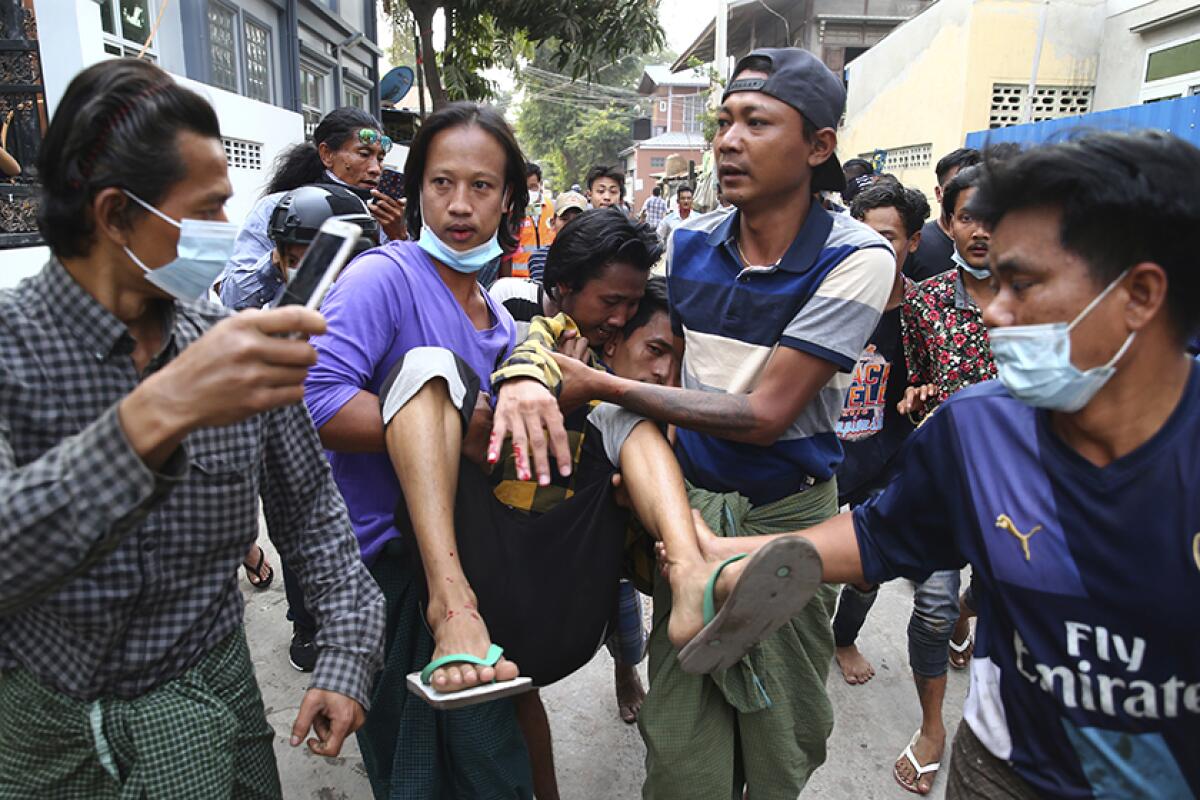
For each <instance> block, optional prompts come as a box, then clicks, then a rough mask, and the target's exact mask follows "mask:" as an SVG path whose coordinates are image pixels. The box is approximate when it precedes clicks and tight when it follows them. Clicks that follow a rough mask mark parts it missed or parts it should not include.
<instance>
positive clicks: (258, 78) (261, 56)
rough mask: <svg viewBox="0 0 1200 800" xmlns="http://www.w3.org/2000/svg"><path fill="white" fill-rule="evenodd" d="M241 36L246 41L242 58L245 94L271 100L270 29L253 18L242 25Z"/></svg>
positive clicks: (264, 100)
mask: <svg viewBox="0 0 1200 800" xmlns="http://www.w3.org/2000/svg"><path fill="white" fill-rule="evenodd" d="M242 36H243V38H244V39H245V42H246V57H245V60H244V62H243V63H244V64H245V72H246V96H247V97H249V98H251V99H254V100H261V101H262V102H264V103H269V102H271V31H269V30H268V29H266V28H264V27H263V26H262V25H259V24H258V23H257V22H254V21H253V20H249V19H247V20H246V21H245V23H244V24H243V25H242Z"/></svg>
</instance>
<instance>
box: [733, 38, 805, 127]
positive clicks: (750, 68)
mask: <svg viewBox="0 0 1200 800" xmlns="http://www.w3.org/2000/svg"><path fill="white" fill-rule="evenodd" d="M738 66H739V67H741V69H739V70H738V71H737V72H736V73H734V75H733V77H731V78H730V80H731V81H733V80H737V76H738V75H741V74H742V73H743V72H762V73H765V74H767V75H773V74H774V73H775V63H774V62H773V61H771V59H769V58H767V57H766V56H748V57H746V58H743V59H742V60H741V61H740V62H739V63H738ZM796 113H797V114H800V119H802V120H804V126H803V136H804V141H806V142H810V143H811V142H812V140H813V139H815V138H816V137H817V126H816V125H814V124H813V121H812V120H810V119H809V118H808V117H806V116H804V114H802V113H801V112H800V111H797V112H796Z"/></svg>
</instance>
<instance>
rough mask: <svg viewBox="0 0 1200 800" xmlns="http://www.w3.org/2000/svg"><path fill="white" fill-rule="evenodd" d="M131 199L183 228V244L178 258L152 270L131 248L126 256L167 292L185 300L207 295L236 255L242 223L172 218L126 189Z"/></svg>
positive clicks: (181, 230)
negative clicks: (234, 249)
mask: <svg viewBox="0 0 1200 800" xmlns="http://www.w3.org/2000/svg"><path fill="white" fill-rule="evenodd" d="M123 191H125V194H126V195H128V196H129V198H130V199H131V200H133V201H134V202H135V203H137V204H138V205H140V206H141V207H142V208H144V209H146V210H147V211H149V212H150V213H151V214H154V215H155V216H157V217H158V218H160V219H162V220H164V221H165V222H169V223H170V224H172V225H174V226H175V227H176V228H179V244H178V245H177V246H176V250H175V252H176V256H175V260H174V261H171V262H169V263H167V264H164V265H163V266H161V267H157V268H155V269H151V268H150V267H147V266H146V265H145V264H144V263H143V262H142V260H141V259H140V258H138V257H137V256H135V255H134V254H133V251H132V250H130V249H129V248H128V247H125V248H123V249H124V250H125V255H127V256H129V259H130V260H131V261H133V263H135V264H137V265H138V266H139V267H141V268H142V271H143V272H145V273H146V280H148V281H150V283H152V284H154V285H155V286H157V287H158V288H160V289H162V290H163V291H164V292H166V293H167V294H169V295H171V296H172V297H174V298H176V299H177V300H182V301H184V302H189V303H190V302H193V301H195V300H199V299H200V298H201V297H204V295H205V293H206V292H207V291H208V290H209V288H211V287H212V285H213V283H214V282H215V281H216V280H217V278H219V277H220V276H221V272H222V271H224V269H225V263H226V262H227V261H229V257H230V256H231V255H233V245H234V243H235V241H236V240H237V235H238V226H237V225H234V224H233V223H232V222H215V221H214V222H208V221H205V220H199V219H185V220H183V221H181V222H177V221H176V220H173V219H171V218H170V217H168V216H167V215H166V214H164V213H162V212H161V211H159V210H158V209H157V208H155V207H154V206H152V205H150V204H149V203H147V202H146V201H145V200H143V199H142V198H140V197H138V196H137V195H135V194H134V193H133V192H130V191H127V190H123Z"/></svg>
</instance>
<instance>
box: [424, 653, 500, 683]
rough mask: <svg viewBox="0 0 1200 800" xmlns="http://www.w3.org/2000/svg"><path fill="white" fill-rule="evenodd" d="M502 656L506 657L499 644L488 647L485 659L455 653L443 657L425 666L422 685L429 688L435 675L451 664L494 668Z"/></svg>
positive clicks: (468, 654)
mask: <svg viewBox="0 0 1200 800" xmlns="http://www.w3.org/2000/svg"><path fill="white" fill-rule="evenodd" d="M502 655H504V648H503V647H501V646H500V645H498V644H493V645H491V646H490V647H488V651H487V655H486V656H484V657H483V658H480V657H479V656H473V655H471V654H470V653H454V654H452V655H448V656H442V657H441V658H439V659H436V660H434V661H430V662H429V663H428V664H427V665H426V666H425V669H423V670H421V683H423V684H425V685H426V686H429V685H430V684H431V683H432V681H433V673H435V672H437V671H438V670H439V669H441V668H442V667H447V666H449V665H451V664H473V665H475V666H477V667H494V666H496V664H498V663H499V662H500V656H502ZM491 683H495V681H491Z"/></svg>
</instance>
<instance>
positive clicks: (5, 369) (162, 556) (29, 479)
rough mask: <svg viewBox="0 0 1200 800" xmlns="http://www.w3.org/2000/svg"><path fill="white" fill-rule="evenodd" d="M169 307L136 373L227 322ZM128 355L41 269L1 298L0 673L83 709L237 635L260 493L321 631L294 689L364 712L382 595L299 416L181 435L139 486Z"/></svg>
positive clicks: (124, 335)
mask: <svg viewBox="0 0 1200 800" xmlns="http://www.w3.org/2000/svg"><path fill="white" fill-rule="evenodd" d="M173 308H174V310H173V312H172V313H169V314H168V320H167V330H168V334H167V338H166V344H165V345H164V347H163V350H162V352H161V353H160V354H159V355H158V356H157V357H155V358H154V359H153V360H152V361H151V363H150V365H149V367H148V369H147V370H146V374H150V373H152V372H154V371H156V370H158V369H161V368H162V367H163V366H165V365H166V364H167V363H168V362H169V361H170V360H171V359H172V358H174V357H175V356H177V355H178V354H179V352H180V351H181V350H182V349H183V348H185V347H187V345H188V344H190V343H191V342H193V341H195V340H196V339H197V338H199V337H200V335H201V334H202V333H204V332H205V331H206V330H207V329H208V328H210V327H212V325H213V324H215V323H216V322H217V321H218V320H220V319H221V318H222V317H224V316H225V315H227V314H228V312H226V311H224V310H222V309H220V308H218V307H217V306H213V305H209V304H207V303H194V304H191V303H176V304H174V306H173ZM133 346H134V342H133V339H132V338H131V337H130V336H129V333H128V331H127V330H126V328H125V326H124V325H123V324H122V323H121V322H120V321H119V320H117V318H116V317H114V316H113V315H112V314H110V313H109V312H108V311H106V310H105V309H104V307H103V306H101V305H100V304H99V303H98V302H97V301H96V300H95V299H94V298H93V297H92V296H91V295H90V294H88V293H87V292H86V291H84V290H83V288H82V287H80V286H79V284H77V283H76V282H75V281H74V279H72V278H71V277H70V275H69V274H68V273H67V271H66V270H65V269H64V268H63V266H62V265H61V264H60V263H58V262H57V261H56V260H53V259H52V260H51V261H50V263H49V264H47V266H46V268H45V269H44V270H43V271H42V272H41V273H39V274H38V275H36V276H34V277H32V278H29V279H27V280H25V281H23V282H22V283H21V284H20V285H19V286H18V287H17V288H15V289H13V290H8V291H3V292H0V553H2V554H3V558H0V670H2V669H8V668H14V667H24V668H25V669H27V670H29V671H30V672H31V673H32V674H33V676H34V677H35V678H37V679H38V680H39V681H41V682H42V683H43V684H44V685H47V686H49V687H51V688H53V689H56V690H58V691H60V692H63V693H65V694H67V695H70V696H72V697H75V698H78V699H80V700H84V701H90V700H93V699H96V698H97V697H102V696H115V697H120V698H131V697H136V696H139V695H141V694H144V693H146V692H147V691H149V690H151V689H154V688H155V687H157V686H159V685H161V684H163V683H165V682H167V681H169V680H171V679H172V678H175V677H177V676H179V675H181V674H182V673H184V672H185V671H187V670H188V669H190V668H191V667H192V666H193V665H195V664H196V663H197V662H199V661H200V660H201V659H202V658H203V657H204V656H205V655H206V654H207V653H208V652H209V651H210V650H212V648H213V647H215V646H216V645H217V644H218V643H219V642H221V641H222V640H223V639H224V638H225V637H227V636H228V635H229V634H230V633H231V632H233V630H234V629H235V628H237V626H238V625H240V624H241V622H242V599H241V594H240V593H239V591H238V585H237V570H238V567H239V565H240V564H241V562H242V559H243V558H244V557H245V555H246V551H247V550H248V549H249V547H250V543H251V542H253V541H254V539H255V537H256V535H257V532H258V500H259V498H261V499H262V503H263V511H264V513H265V516H266V519H267V526H268V530H269V532H270V535H271V539H272V541H273V542H275V545H276V546H277V547H278V548H279V552H280V554H281V555H282V556H283V558H284V559H285V560H286V561H287V562H288V564H290V565H291V566H292V567H293V568H294V569H295V571H296V573H297V575H298V576H299V578H300V582H301V584H302V585H303V587H304V594H305V600H306V603H307V604H308V606H309V608H310V609H311V610H312V611H313V613H314V615H315V616H316V618H317V622H318V624H319V633H318V635H317V645H318V647H319V648H320V656H319V658H318V661H317V666H316V670H315V671H314V673H313V678H312V686H314V687H317V688H321V689H328V690H331V691H335V692H339V693H341V694H345V695H348V696H349V697H352V698H354V699H355V700H357V701H358V702H360V703H362V704H363V706H364V707H365V706H366V704H367V696H368V691H369V686H370V682H371V680H372V679H373V678H374V676H375V673H376V672H377V670H378V669H379V668H380V666H381V664H382V639H383V617H384V609H383V596H382V594H381V593H380V591H379V587H378V586H377V585H376V584H375V582H374V581H373V580H372V578H371V577H370V575H369V574H368V572H367V570H366V568H365V567H364V566H363V564H362V560H361V559H360V557H359V553H358V545H357V542H356V541H355V538H354V534H353V532H352V530H351V528H350V521H349V518H348V517H347V513H346V507H345V505H344V504H343V502H342V498H341V495H340V494H339V493H338V490H337V488H336V487H335V485H334V483H333V480H332V478H331V476H330V470H329V464H328V462H327V461H326V460H325V456H324V453H323V452H322V450H321V445H320V442H319V440H318V439H317V435H316V431H315V430H314V429H313V424H312V420H311V419H310V417H309V415H308V411H307V410H306V409H305V407H304V405H302V404H300V405H295V406H290V407H287V408H282V409H278V410H275V411H272V412H270V413H266V414H261V415H259V416H257V417H254V418H252V419H250V420H247V421H245V422H242V423H239V424H237V425H230V426H228V427H224V428H205V429H202V430H198V431H195V432H193V433H192V434H190V435H189V436H188V437H187V439H186V440H185V441H184V444H183V446H182V447H180V448H179V449H178V450H177V451H176V452H175V453H174V454H173V455H172V456H171V458H170V459H169V460H168V462H167V463H166V465H164V466H163V468H162V469H161V471H160V472H159V473H155V472H153V471H151V470H150V469H149V468H147V466H146V464H145V463H144V462H143V461H142V460H141V459H140V458H139V457H138V456H137V454H136V453H134V451H133V449H132V448H131V446H130V444H129V442H128V440H127V439H126V438H125V434H124V432H123V431H122V429H121V426H120V423H119V421H118V418H117V403H118V402H119V401H120V400H121V398H123V397H124V396H125V395H127V394H129V392H130V391H132V390H133V389H134V388H135V387H136V386H137V385H138V382H139V380H140V378H139V376H138V373H137V371H136V368H135V367H134V364H133V359H132V358H131V355H132V353H133ZM280 622H281V624H282V619H281V620H280Z"/></svg>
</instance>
